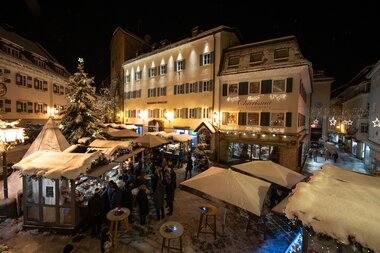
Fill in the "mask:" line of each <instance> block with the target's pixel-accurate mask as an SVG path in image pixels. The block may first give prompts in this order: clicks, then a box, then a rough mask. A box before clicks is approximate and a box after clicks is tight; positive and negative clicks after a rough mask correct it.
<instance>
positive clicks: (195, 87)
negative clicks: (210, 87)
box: [193, 82, 198, 93]
mask: <svg viewBox="0 0 380 253" xmlns="http://www.w3.org/2000/svg"><path fill="white" fill-rule="evenodd" d="M197 92H198V82H195V83H194V89H193V93H197Z"/></svg>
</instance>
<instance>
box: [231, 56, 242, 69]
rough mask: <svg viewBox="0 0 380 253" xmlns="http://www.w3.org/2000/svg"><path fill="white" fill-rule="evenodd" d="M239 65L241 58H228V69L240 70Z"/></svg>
mask: <svg viewBox="0 0 380 253" xmlns="http://www.w3.org/2000/svg"><path fill="white" fill-rule="evenodd" d="M239 63H240V57H239V56H230V58H228V68H238V67H239Z"/></svg>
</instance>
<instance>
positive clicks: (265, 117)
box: [260, 112, 270, 126]
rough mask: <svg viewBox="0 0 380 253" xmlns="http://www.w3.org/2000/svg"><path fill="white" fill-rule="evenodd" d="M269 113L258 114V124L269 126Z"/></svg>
mask: <svg viewBox="0 0 380 253" xmlns="http://www.w3.org/2000/svg"><path fill="white" fill-rule="evenodd" d="M269 121H270V113H269V112H262V113H261V115H260V126H269Z"/></svg>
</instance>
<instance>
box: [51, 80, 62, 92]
mask: <svg viewBox="0 0 380 253" xmlns="http://www.w3.org/2000/svg"><path fill="white" fill-rule="evenodd" d="M61 87H62V88H63V86H61ZM59 91H60V86H59V85H58V84H55V83H54V84H53V93H57V94H59Z"/></svg>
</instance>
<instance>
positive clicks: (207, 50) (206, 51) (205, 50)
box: [203, 42, 210, 54]
mask: <svg viewBox="0 0 380 253" xmlns="http://www.w3.org/2000/svg"><path fill="white" fill-rule="evenodd" d="M209 52H210V46H209V44H208V42H206V43H205V47H204V48H203V53H204V54H207V53H209Z"/></svg>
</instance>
